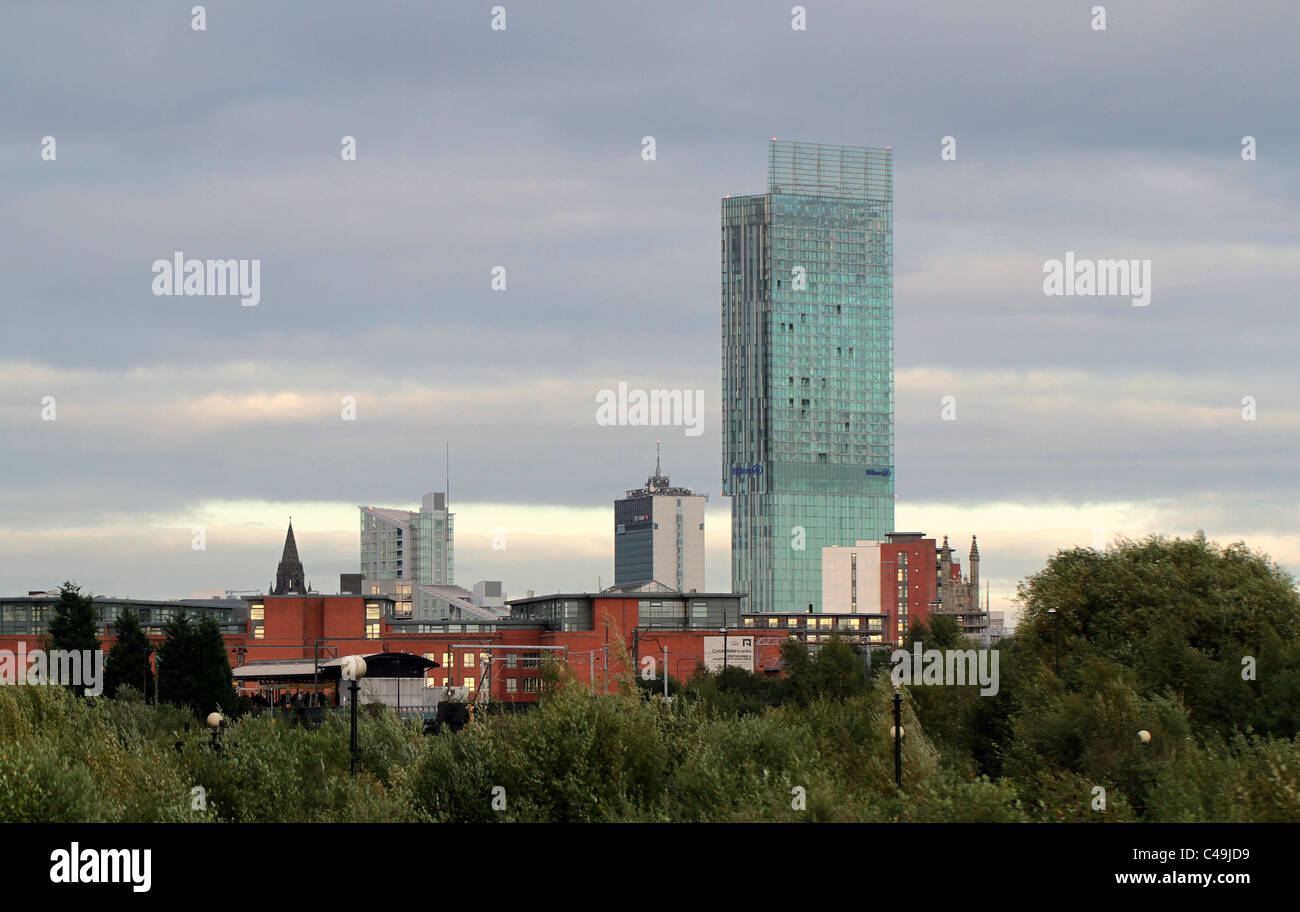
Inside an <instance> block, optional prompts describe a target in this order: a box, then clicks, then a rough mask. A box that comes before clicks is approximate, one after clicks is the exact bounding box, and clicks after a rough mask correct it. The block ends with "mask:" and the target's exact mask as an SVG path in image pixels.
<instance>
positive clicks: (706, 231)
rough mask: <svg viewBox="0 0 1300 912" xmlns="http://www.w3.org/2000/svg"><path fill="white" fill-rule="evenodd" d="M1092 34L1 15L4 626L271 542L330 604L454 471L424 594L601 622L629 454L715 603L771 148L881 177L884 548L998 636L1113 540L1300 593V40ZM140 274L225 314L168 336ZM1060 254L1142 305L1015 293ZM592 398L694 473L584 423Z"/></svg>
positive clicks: (1012, 10)
mask: <svg viewBox="0 0 1300 912" xmlns="http://www.w3.org/2000/svg"><path fill="white" fill-rule="evenodd" d="M494 5H499V6H502V7H504V10H505V28H504V29H493V28H492V24H493V19H494V13H493V10H492V8H493V6H494ZM1094 5H1096V4H1095V3H1089V2H1082V3H1081V2H1073V0H1071V2H1065V0H1033V2H1029V0H1025V2H1020V0H1007V2H993V3H988V4H975V3H970V2H969V0H953V2H938V0H915V2H909V3H900V4H876V3H871V4H867V3H860V2H810V3H805V4H803V5H802V6H803V9H804V12H805V15H804V24H805V25H806V28H804V29H794V28H792V27H791V26H792V20H793V18H794V17H793V16H792V13H791V7H792V6H793V4H791V3H788V2H780V3H774V2H766V0H737V2H684V0H683V2H671V0H658V2H636V0H632V2H621V3H617V4H596V3H587V2H536V0H534V2H529V3H514V2H509V0H507V2H504V3H501V4H492V3H465V2H427V0H426V2H394V0H388V2H384V3H380V4H360V3H342V2H329V0H321V2H317V3H314V4H301V3H288V2H258V3H251V2H212V3H207V4H204V5H203V6H204V18H205V21H204V23H203V24H204V25H205V26H206V28H205V29H203V30H195V29H194V28H193V25H194V15H193V14H192V12H191V10H192V8H193V6H194V4H193V3H191V2H188V0H187V2H184V3H174V2H173V3H160V2H131V3H124V2H116V3H104V2H94V3H92V2H85V3H78V2H66V3H59V4H50V3H38V2H23V0H9V2H6V3H5V4H4V6H3V7H2V8H0V23H2V25H3V27H0V84H2V85H3V86H4V89H5V91H4V92H2V93H0V214H2V215H3V224H4V225H5V229H6V230H5V243H4V244H3V245H0V276H2V277H3V281H4V292H3V297H2V298H0V300H2V302H3V303H2V304H0V307H2V308H3V323H2V324H0V325H2V326H3V332H0V466H2V467H3V470H2V471H0V592H2V593H5V594H20V593H24V592H26V591H28V590H35V589H47V588H51V587H53V586H56V585H57V584H58V583H59V582H61V581H63V580H65V579H72V580H74V581H76V582H77V583H79V584H81V585H82V586H83V587H84V588H86V589H89V590H90V591H93V592H95V593H97V594H106V595H122V596H127V595H130V596H134V597H139V598H169V597H182V596H186V595H191V594H211V593H215V592H220V591H223V590H226V589H257V588H262V587H265V586H267V585H268V584H269V583H270V582H271V580H272V579H273V578H274V573H275V566H276V563H277V561H278V559H279V555H280V548H281V546H282V543H283V540H284V530H285V526H286V524H287V522H288V518H289V517H290V516H292V517H293V521H294V530H295V534H296V538H297V542H298V547H299V552H300V554H301V556H302V560H303V563H304V565H305V567H306V571H307V576H308V578H309V580H310V581H311V582H312V584H313V585H314V586H315V587H316V588H318V589H320V590H322V591H328V592H332V591H336V590H337V575H338V574H339V573H343V572H355V571H356V570H357V568H358V528H359V519H358V512H357V505H358V504H368V505H373V506H387V507H407V508H413V507H416V506H418V504H419V500H420V496H421V495H422V494H424V493H425V492H428V491H433V490H442V489H443V487H444V478H445V477H446V476H447V474H450V480H451V484H450V489H451V490H450V493H451V503H452V507H453V510H454V511H455V513H456V532H457V535H456V581H457V582H458V583H460V584H462V585H466V586H469V585H472V584H473V582H474V581H476V580H479V579H500V580H502V581H503V582H504V583H505V588H506V591H507V593H508V594H509V595H511V596H520V595H523V594H525V593H526V592H527V591H528V590H533V591H536V592H538V593H543V592H552V591H574V590H591V589H592V588H594V587H595V586H597V585H598V584H600V583H603V584H604V585H609V584H610V582H611V578H612V574H613V534H612V533H613V530H612V526H613V516H612V501H613V500H614V499H615V498H616V497H618V496H621V495H622V494H623V493H624V491H625V490H627V489H629V488H634V487H638V486H640V485H642V484H644V482H645V479H646V477H647V476H648V475H649V474H650V473H651V471H652V469H653V467H654V452H655V442H656V440H662V441H663V466H664V470H665V472H666V473H667V474H669V475H670V476H671V478H672V480H673V483H674V484H677V485H686V486H690V487H693V488H695V489H696V490H697V491H703V492H709V493H710V498H709V505H708V506H709V508H708V514H707V520H706V523H707V547H708V560H707V573H708V577H707V583H708V588H710V589H714V590H719V591H725V590H728V589H729V587H730V579H729V576H730V573H729V556H728V549H729V541H730V532H729V528H730V519H729V503H728V500H727V499H726V498H723V497H721V496H720V495H719V494H718V493H717V492H718V491H719V490H720V488H721V478H722V466H721V440H720V437H719V433H718V426H717V421H716V418H717V415H718V402H719V396H720V393H719V389H720V380H721V376H720V375H721V366H720V365H721V351H720V338H719V330H720V326H719V313H720V302H719V275H718V270H719V248H718V230H719V228H718V225H719V221H718V220H719V202H718V201H719V199H720V198H721V197H723V196H726V195H728V194H744V193H760V192H763V191H764V190H765V189H766V175H765V170H766V152H767V143H768V140H770V139H771V138H773V137H779V138H781V139H795V140H801V141H808V142H825V143H837V144H846V145H867V146H885V145H888V146H890V147H891V148H892V150H893V153H894V167H895V197H894V199H895V202H894V219H895V223H894V226H895V335H896V339H895V365H896V375H895V381H896V470H895V473H896V474H895V478H896V489H897V492H898V500H897V512H896V526H897V528H898V529H900V530H904V531H924V532H926V533H927V534H929V535H932V536H936V537H940V538H941V537H942V536H943V535H948V536H950V537H951V540H952V542H953V544H954V546H956V547H957V548H958V550H959V552H961V553H962V554H964V553H965V551H966V549H967V548H968V547H969V541H970V536H971V535H972V534H976V535H978V536H979V543H980V551H981V555H982V562H981V563H982V566H981V573H982V577H983V578H984V579H985V580H988V581H989V582H990V591H991V596H992V603H993V607H994V608H995V609H997V608H1000V607H1006V606H1010V605H1011V604H1012V600H1013V599H1014V596H1015V590H1016V584H1017V582H1018V581H1019V580H1021V579H1023V578H1024V577H1025V576H1027V575H1029V574H1032V573H1034V572H1036V571H1037V570H1039V569H1041V568H1042V566H1043V565H1044V562H1045V561H1046V560H1047V558H1048V557H1049V556H1050V555H1051V554H1053V553H1054V552H1055V551H1056V550H1058V549H1061V548H1069V547H1073V546H1076V545H1078V546H1085V547H1086V546H1089V545H1091V544H1093V543H1094V542H1097V541H1099V540H1100V541H1105V542H1112V541H1114V540H1115V539H1116V538H1118V537H1128V538H1142V537H1144V536H1146V535H1148V534H1152V533H1157V534H1166V535H1188V534H1192V533H1193V532H1195V531H1196V530H1197V529H1204V530H1205V532H1206V534H1207V535H1208V536H1209V537H1210V538H1212V539H1215V540H1218V541H1220V542H1222V543H1225V544H1226V543H1228V542H1231V541H1236V540H1244V541H1245V542H1246V543H1247V544H1249V545H1251V546H1253V547H1255V548H1258V549H1260V550H1263V551H1265V552H1267V553H1268V554H1269V555H1271V556H1272V557H1273V559H1274V560H1276V561H1277V562H1278V563H1280V564H1281V565H1282V566H1283V567H1284V568H1286V569H1288V570H1290V571H1291V572H1293V573H1295V572H1300V534H1298V533H1297V531H1296V529H1297V519H1300V516H1298V504H1300V500H1298V498H1297V494H1298V493H1300V481H1298V480H1297V473H1296V472H1295V470H1294V464H1295V443H1296V441H1297V434H1298V433H1300V406H1298V405H1297V399H1296V392H1295V390H1296V388H1297V382H1296V381H1297V374H1298V373H1300V371H1298V370H1297V366H1296V364H1297V359H1296V357H1295V351H1296V347H1297V341H1298V340H1300V332H1298V331H1297V323H1296V319H1295V312H1294V306H1295V303H1296V291H1295V289H1296V288H1297V284H1298V282H1300V240H1298V239H1300V169H1297V168H1296V164H1297V150H1298V149H1300V125H1298V123H1297V118H1296V116H1295V114H1296V111H1297V110H1298V106H1297V97H1296V96H1297V88H1296V78H1295V64H1294V52H1295V47H1296V46H1297V44H1298V43H1300V9H1298V8H1297V7H1296V6H1295V4H1294V3H1293V2H1290V0H1277V2H1262V0H1256V2H1240V3H1234V4H1231V5H1229V6H1225V5H1223V4H1220V3H1214V2H1196V0H1167V2H1166V0H1142V2H1132V0H1129V2H1122V3H1120V2H1113V3H1106V4H1103V5H1104V6H1105V10H1106V22H1105V26H1106V27H1105V29H1104V30H1099V29H1096V28H1094V24H1095V23H1096V17H1095V14H1094V13H1093V12H1092V7H1093V6H1094ZM497 18H498V24H499V17H497ZM1248 136H1249V137H1253V138H1254V149H1255V155H1254V157H1253V158H1249V159H1248V158H1246V157H1243V138H1244V137H1248ZM46 137H53V140H54V145H53V153H54V154H53V158H52V160H51V159H50V158H49V157H48V156H49V153H48V149H49V143H48V141H47V140H46ZM344 137H353V138H354V139H355V149H356V156H355V160H345V158H344V155H343V152H342V149H343V142H344V139H343V138H344ZM644 137H653V138H654V148H655V156H654V158H653V159H652V160H647V159H646V158H645V157H644V156H643V149H644V148H645V145H644V143H643V139H644ZM944 137H951V138H952V140H953V141H954V142H950V143H948V148H950V149H952V148H955V153H956V154H955V157H951V156H950V157H948V158H946V159H945V158H944V157H943V155H942V152H943V150H944V148H945V145H944ZM175 251H183V252H184V254H185V256H186V257H197V258H215V259H225V258H237V259H249V260H252V259H257V260H258V261H259V263H260V300H259V302H258V303H257V306H250V307H244V306H241V304H240V300H239V298H237V297H232V296H217V295H207V296H158V295H155V294H154V293H153V290H152V284H153V281H154V272H153V264H154V262H155V260H158V259H168V260H170V259H171V257H172V256H173V254H174V252H175ZM1067 251H1072V252H1073V253H1074V255H1075V256H1077V257H1080V258H1093V259H1105V258H1129V259H1137V260H1147V261H1149V262H1150V267H1151V300H1150V303H1149V304H1148V305H1147V306H1145V307H1135V306H1133V305H1132V303H1131V302H1130V299H1129V298H1128V297H1119V296H1108V297H1102V296H1048V295H1046V294H1044V291H1043V284H1042V283H1043V275H1044V273H1043V266H1044V263H1045V262H1046V261H1048V260H1050V259H1059V258H1063V257H1064V256H1065V254H1066V252H1067ZM496 267H504V269H505V278H506V287H505V288H504V289H499V290H498V289H494V288H493V287H492V280H493V275H494V273H493V270H494V269H495V268H496ZM619 382H626V383H627V384H628V385H629V387H631V388H644V389H683V390H697V389H699V390H704V391H705V403H706V408H705V413H704V420H703V425H702V427H703V432H702V433H701V434H699V435H698V436H694V435H688V434H686V433H685V432H684V429H683V428H680V427H628V426H603V425H600V424H597V422H596V421H595V403H596V395H597V394H598V392H599V391H600V390H602V389H613V388H616V387H617V384H618V383H619ZM345 397H351V400H350V402H351V403H352V406H351V408H352V410H353V414H354V418H352V419H350V420H348V419H345V417H344V415H345V409H346V402H345ZM944 397H952V400H953V402H954V403H955V420H945V418H944V416H943V410H944V402H945V399H944ZM1247 397H1250V398H1249V399H1247ZM51 407H52V408H53V412H51ZM952 412H953V410H952V409H951V408H950V409H949V416H950V417H951V415H952ZM51 419H53V420H51ZM448 444H450V453H451V458H450V466H448V465H447V464H446V461H445V459H444V452H445V448H446V447H447V445H448ZM199 530H201V532H200V531H199ZM502 531H503V532H504V543H505V547H504V549H499V550H498V549H494V548H493V547H492V542H493V538H494V536H496V537H497V539H498V541H500V533H501V532H502ZM200 534H201V536H202V545H203V548H202V549H201V550H196V547H195V545H196V537H197V536H199V535H200Z"/></svg>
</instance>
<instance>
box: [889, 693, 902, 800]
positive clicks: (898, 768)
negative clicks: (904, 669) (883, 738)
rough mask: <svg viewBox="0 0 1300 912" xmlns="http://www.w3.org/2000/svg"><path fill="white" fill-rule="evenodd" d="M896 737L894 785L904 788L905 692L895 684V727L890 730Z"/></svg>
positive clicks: (900, 789)
mask: <svg viewBox="0 0 1300 912" xmlns="http://www.w3.org/2000/svg"><path fill="white" fill-rule="evenodd" d="M889 737H891V738H893V739H894V787H895V788H896V789H898V790H899V791H900V792H901V791H902V790H903V694H902V692H901V691H900V690H899V689H898V685H897V684H895V685H894V727H893V728H891V729H890V730H889Z"/></svg>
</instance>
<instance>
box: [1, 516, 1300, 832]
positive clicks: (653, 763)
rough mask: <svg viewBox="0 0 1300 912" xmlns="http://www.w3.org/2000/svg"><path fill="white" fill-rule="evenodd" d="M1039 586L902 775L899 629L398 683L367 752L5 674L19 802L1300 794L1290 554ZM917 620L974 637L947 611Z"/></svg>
mask: <svg viewBox="0 0 1300 912" xmlns="http://www.w3.org/2000/svg"><path fill="white" fill-rule="evenodd" d="M1020 597H1021V600H1022V603H1023V604H1024V605H1025V608H1026V612H1025V616H1024V618H1023V619H1022V621H1021V624H1020V626H1019V628H1018V631H1017V636H1016V637H1015V638H1014V639H1013V640H1011V641H1008V642H1006V643H1004V644H1003V645H1002V646H1001V648H1000V652H999V676H1000V680H999V687H998V692H997V694H996V695H993V696H980V694H979V687H978V686H965V687H953V686H921V685H911V686H905V687H903V688H902V693H903V697H904V706H903V727H904V729H905V731H906V737H905V738H904V740H903V770H904V775H903V790H902V792H901V793H898V792H896V790H895V788H894V779H893V744H892V741H891V739H890V735H889V730H890V726H891V725H892V724H893V719H892V694H893V687H892V683H891V681H890V677H889V670H888V667H887V661H886V660H887V653H886V652H883V651H882V652H878V653H876V654H875V655H874V656H872V661H871V670H870V671H868V669H867V661H866V659H867V657H866V656H864V655H862V654H860V653H858V652H857V651H855V649H854V648H852V647H850V646H849V645H848V644H845V643H843V642H839V641H835V640H832V641H830V642H828V643H824V644H822V646H821V648H820V649H818V650H817V651H816V652H815V653H812V654H809V653H807V652H805V651H804V650H803V649H802V648H798V647H795V646H793V645H791V646H789V647H787V649H786V650H785V653H784V659H785V664H786V670H787V672H788V674H787V676H786V677H785V678H779V679H773V678H767V677H764V676H760V675H752V674H749V673H747V672H744V671H741V670H738V669H727V670H726V671H725V672H724V673H722V674H717V675H711V674H705V673H699V674H697V675H696V676H695V677H694V678H693V679H691V680H690V681H686V682H679V681H673V680H670V681H669V689H670V693H672V694H673V699H672V700H671V701H665V700H663V699H662V697H661V696H659V692H660V691H661V690H662V686H663V682H662V681H643V680H640V679H639V678H633V677H632V676H630V675H629V676H628V677H626V678H623V679H620V680H619V681H618V682H616V683H617V687H616V689H617V691H618V692H617V693H613V694H609V695H593V694H591V693H589V692H588V691H587V689H586V687H585V686H583V685H580V684H577V683H576V682H574V681H572V680H569V679H567V678H566V676H565V674H564V673H563V669H560V668H557V667H552V668H550V669H549V670H548V673H547V686H546V688H545V691H546V692H545V693H544V695H543V699H542V701H541V704H540V705H539V706H538V708H537V709H536V710H534V711H532V712H530V713H526V714H524V715H496V714H493V713H485V714H481V715H480V716H479V717H478V718H476V719H475V720H474V721H473V722H472V723H471V724H470V725H469V726H467V727H466V728H465V729H464V730H463V731H461V732H459V733H457V734H451V733H444V734H441V735H437V736H428V735H424V734H423V733H422V732H421V730H420V728H419V727H418V726H417V725H416V724H415V723H405V722H402V721H400V720H398V719H397V718H396V717H395V716H394V715H393V714H391V713H389V712H387V711H384V710H381V709H379V708H375V711H374V712H369V713H364V714H363V718H362V729H361V737H360V744H361V772H360V773H359V775H358V776H357V778H355V779H353V778H351V777H350V775H349V769H348V760H349V758H348V737H347V722H346V720H345V719H342V718H335V717H331V718H329V719H327V720H326V723H325V724H324V725H323V726H321V727H320V728H318V729H315V730H307V729H302V728H295V727H292V726H289V725H287V724H285V723H284V722H283V721H282V720H276V719H270V718H259V717H252V716H249V717H245V718H242V719H239V720H238V721H236V722H235V723H234V724H233V725H231V726H230V727H229V729H228V730H227V731H225V733H224V734H223V735H222V736H221V741H220V749H219V750H217V749H214V748H213V747H212V746H211V743H210V739H209V737H208V735H207V734H206V733H205V732H202V731H200V730H199V726H198V725H197V724H195V722H194V720H193V716H192V714H191V713H190V712H189V711H187V710H184V709H180V708H171V707H167V706H163V707H157V708H155V707H153V706H148V705H146V704H144V703H143V702H142V701H141V700H140V698H139V696H138V694H136V693H135V692H134V690H133V689H132V688H131V686H130V685H129V684H123V685H121V686H120V688H119V693H118V697H117V698H116V699H111V700H110V699H102V698H101V699H81V698H77V697H74V696H73V695H71V694H69V693H66V692H64V691H63V690H61V689H59V688H42V687H29V688H0V743H3V744H4V745H5V748H4V750H3V751H0V820H223V821H280V820H309V821H345V820H348V821H350V820H415V821H516V820H518V821H530V820H565V821H618V820H645V821H661V820H683V821H748V820H760V821H811V820H817V821H852V820H861V821H1097V822H1111V821H1136V820H1144V821H1210V820H1216V821H1217V820H1224V821H1277V820H1286V821H1300V794H1298V790H1297V788H1296V781H1297V780H1296V770H1297V769H1300V741H1298V740H1297V728H1298V727H1300V600H1298V598H1297V594H1296V590H1295V585H1294V581H1293V580H1292V579H1291V578H1290V577H1289V576H1288V575H1287V574H1285V573H1284V572H1283V571H1281V570H1280V569H1279V568H1278V567H1276V566H1275V565H1273V564H1272V563H1271V562H1269V561H1268V560H1267V558H1265V557H1264V556H1262V555H1259V554H1255V553H1253V552H1250V551H1249V550H1248V549H1246V548H1245V547H1244V546H1241V545H1234V546H1230V547H1228V548H1219V547H1217V546H1215V545H1213V544H1211V543H1208V542H1206V541H1205V539H1204V537H1203V536H1198V537H1196V538H1194V539H1189V540H1179V539H1172V540H1170V539H1161V538H1152V539H1148V540H1147V541H1144V542H1140V543H1134V542H1121V543H1120V544H1118V545H1117V546H1116V547H1114V548H1111V549H1108V550H1106V551H1104V552H1098V551H1091V550H1086V549H1075V550H1070V551H1063V552H1059V553H1058V554H1056V555H1055V556H1054V557H1053V558H1051V559H1050V560H1049V562H1048V564H1047V565H1046V567H1045V568H1044V569H1043V570H1042V571H1041V572H1040V573H1038V574H1036V575H1034V576H1032V577H1030V578H1029V579H1027V580H1026V581H1025V582H1024V583H1023V585H1022V587H1021V592H1020ZM913 635H914V636H915V637H916V638H917V639H918V640H919V641H920V642H922V643H923V644H924V645H925V646H927V647H933V648H970V647H971V646H973V644H971V643H968V642H965V641H963V640H962V638H961V636H960V633H959V631H957V630H956V628H955V626H953V625H951V624H950V623H949V622H948V621H947V620H946V619H936V621H935V623H934V625H933V626H932V627H928V628H927V627H924V626H921V625H918V626H917V627H916V629H914V630H913ZM623 664H624V667H628V668H633V667H635V664H634V663H631V662H627V663H623ZM164 686H166V685H164ZM164 695H165V692H164ZM1139 731H1143V732H1147V733H1149V736H1150V737H1149V740H1148V741H1147V742H1145V743H1144V742H1143V741H1141V740H1140V739H1139V738H1138V732H1139ZM195 789H200V790H201V791H199V792H196V791H195ZM198 796H201V797H202V801H201V802H200V801H199V800H198ZM199 804H202V807H199Z"/></svg>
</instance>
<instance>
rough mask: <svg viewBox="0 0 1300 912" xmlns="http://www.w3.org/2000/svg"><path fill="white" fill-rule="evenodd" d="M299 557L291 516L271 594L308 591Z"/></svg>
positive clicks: (298, 593)
mask: <svg viewBox="0 0 1300 912" xmlns="http://www.w3.org/2000/svg"><path fill="white" fill-rule="evenodd" d="M304 576H305V574H304V573H303V569H302V561H301V560H299V559H298V543H297V542H296V541H294V537H293V517H292V516H290V517H289V532H288V534H286V535H285V537H284V553H283V554H282V555H281V557H280V566H278V567H276V569H275V588H274V589H273V590H272V591H271V595H303V594H305V593H306V592H307V583H306V580H305V579H304Z"/></svg>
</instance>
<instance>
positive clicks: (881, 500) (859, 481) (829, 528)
mask: <svg viewBox="0 0 1300 912" xmlns="http://www.w3.org/2000/svg"><path fill="white" fill-rule="evenodd" d="M767 176H768V192H767V193H764V194H759V195H755V196H732V197H727V198H726V199H724V200H722V388H723V401H722V414H723V429H722V431H723V433H722V464H723V493H724V494H726V495H728V496H730V497H731V579H732V583H731V586H732V591H734V592H741V593H747V594H748V602H747V609H748V610H749V611H754V612H771V611H807V610H808V608H809V606H811V607H812V610H814V611H819V610H820V604H821V589H822V578H821V554H822V548H824V547H827V546H831V545H852V544H853V543H855V542H857V541H862V540H875V541H879V540H882V539H884V538H885V536H886V534H887V533H888V532H890V531H892V530H893V525H894V464H893V463H894V401H893V389H894V358H893V327H894V322H893V308H894V292H893V161H892V154H891V152H890V151H889V149H888V148H885V149H866V148H852V147H847V146H828V145H817V144H812V143H796V142H778V141H776V140H773V141H772V142H771V144H770V146H769V147H768V169H767Z"/></svg>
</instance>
